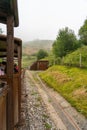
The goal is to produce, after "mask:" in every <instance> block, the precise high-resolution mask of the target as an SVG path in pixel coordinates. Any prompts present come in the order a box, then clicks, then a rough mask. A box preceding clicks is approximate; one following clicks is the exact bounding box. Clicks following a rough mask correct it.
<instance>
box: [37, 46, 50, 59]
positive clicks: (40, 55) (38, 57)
mask: <svg viewBox="0 0 87 130" xmlns="http://www.w3.org/2000/svg"><path fill="white" fill-rule="evenodd" d="M46 56H48V53H47V52H46V51H45V50H43V49H40V50H39V51H38V53H37V59H38V60H40V59H42V58H44V57H46Z"/></svg>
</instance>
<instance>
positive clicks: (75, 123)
mask: <svg viewBox="0 0 87 130" xmlns="http://www.w3.org/2000/svg"><path fill="white" fill-rule="evenodd" d="M27 74H28V77H29V78H30V79H31V80H32V82H33V83H34V84H35V86H36V87H37V89H38V92H39V93H40V95H41V97H42V99H43V101H44V103H45V105H46V109H47V111H48V113H49V115H50V117H51V119H52V120H53V122H54V123H55V125H56V128H57V130H59V129H60V130H87V120H86V119H85V118H84V117H83V116H82V115H80V114H79V113H78V112H77V111H76V110H75V109H74V108H72V107H71V106H70V104H69V103H68V102H67V101H66V100H65V99H64V98H63V97H61V96H60V95H59V94H58V93H56V92H55V91H53V89H51V88H49V87H47V86H46V85H45V84H43V82H42V81H41V79H40V78H39V77H38V75H37V73H35V72H30V71H27ZM37 79H38V81H37Z"/></svg>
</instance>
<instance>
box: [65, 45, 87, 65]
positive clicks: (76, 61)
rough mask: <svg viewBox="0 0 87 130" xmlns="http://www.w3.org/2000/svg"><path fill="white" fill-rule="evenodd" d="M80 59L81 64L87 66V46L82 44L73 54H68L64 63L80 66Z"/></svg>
mask: <svg viewBox="0 0 87 130" xmlns="http://www.w3.org/2000/svg"><path fill="white" fill-rule="evenodd" d="M80 58H81V59H80ZM80 60H81V66H82V67H87V46H82V47H81V48H79V49H77V50H76V51H74V52H72V53H71V54H68V55H66V56H65V57H64V59H63V63H64V64H68V65H77V66H80Z"/></svg>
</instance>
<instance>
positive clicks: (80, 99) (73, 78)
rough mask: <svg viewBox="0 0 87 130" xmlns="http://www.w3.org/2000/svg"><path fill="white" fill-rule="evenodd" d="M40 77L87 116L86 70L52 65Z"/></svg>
mask: <svg viewBox="0 0 87 130" xmlns="http://www.w3.org/2000/svg"><path fill="white" fill-rule="evenodd" d="M40 77H41V78H42V79H43V80H44V81H45V82H46V83H47V84H48V85H49V86H50V87H52V88H53V89H55V90H56V91H57V92H59V93H60V94H61V95H62V96H63V97H64V98H65V99H66V100H68V101H69V102H70V103H71V105H72V106H74V107H75V108H76V109H77V110H78V111H79V112H80V113H82V114H84V115H85V116H86V117H87V70H86V69H80V68H70V67H65V66H57V65H56V66H53V67H50V68H49V69H48V70H47V71H45V72H41V73H40Z"/></svg>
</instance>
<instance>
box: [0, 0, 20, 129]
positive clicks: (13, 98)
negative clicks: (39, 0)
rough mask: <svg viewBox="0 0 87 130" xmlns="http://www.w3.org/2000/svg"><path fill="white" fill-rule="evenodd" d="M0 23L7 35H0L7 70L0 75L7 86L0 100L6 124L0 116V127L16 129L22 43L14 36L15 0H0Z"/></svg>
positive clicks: (15, 24) (16, 13) (0, 44)
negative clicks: (16, 65) (15, 65)
mask: <svg viewBox="0 0 87 130" xmlns="http://www.w3.org/2000/svg"><path fill="white" fill-rule="evenodd" d="M0 23H3V24H6V25H7V36H0V57H5V58H6V63H7V65H6V66H7V67H6V68H7V72H6V75H3V76H0V79H1V80H2V81H6V82H7V85H8V87H9V91H8V92H7V95H6V94H5V95H6V98H5V99H4V100H2V99H1V101H0V103H1V104H2V105H0V110H2V111H3V113H4V112H5V109H3V108H1V106H5V108H6V114H5V115H0V116H1V118H3V119H5V120H6V121H5V122H6V124H5V122H3V121H2V120H1V118H0V129H1V130H16V127H15V126H16V125H17V123H18V122H19V121H20V100H21V97H20V96H21V82H20V80H21V43H22V41H21V40H20V39H17V38H14V27H17V26H18V25H19V20H18V8H17V0H0ZM14 58H17V60H18V66H19V73H18V74H14ZM8 87H7V88H8ZM3 91H4V90H3ZM3 91H2V93H3ZM2 95H3V94H1V96H2ZM2 111H0V114H1V112H2ZM2 116H4V117H2ZM3 124H4V125H3Z"/></svg>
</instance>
